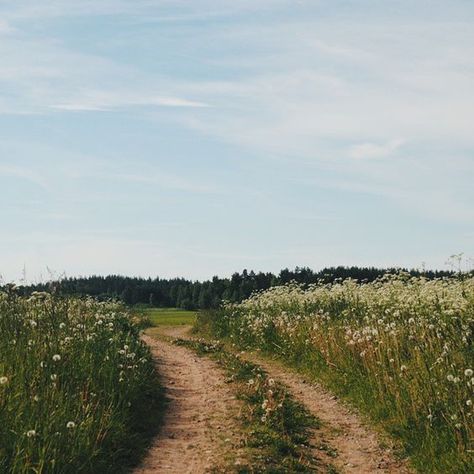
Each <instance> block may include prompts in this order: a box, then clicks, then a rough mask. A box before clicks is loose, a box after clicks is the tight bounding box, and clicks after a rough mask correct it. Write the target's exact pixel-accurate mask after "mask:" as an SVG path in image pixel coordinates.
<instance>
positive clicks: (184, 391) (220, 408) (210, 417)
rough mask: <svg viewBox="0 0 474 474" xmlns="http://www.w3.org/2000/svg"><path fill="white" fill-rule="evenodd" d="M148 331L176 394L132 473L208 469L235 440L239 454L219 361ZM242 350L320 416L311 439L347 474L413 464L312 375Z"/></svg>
mask: <svg viewBox="0 0 474 474" xmlns="http://www.w3.org/2000/svg"><path fill="white" fill-rule="evenodd" d="M188 331H189V326H176V327H166V328H160V329H159V334H160V335H163V336H166V337H170V338H190V336H189V334H188ZM144 338H145V340H146V342H147V343H148V344H149V345H150V347H151V348H152V351H153V354H154V356H155V358H156V359H157V364H158V369H159V371H160V373H161V375H162V378H163V383H164V386H165V390H166V392H167V394H168V397H169V398H170V400H171V402H170V404H169V406H168V410H167V415H166V416H165V420H164V429H163V431H162V433H161V434H160V436H159V437H158V438H157V440H156V442H155V444H154V446H153V447H152V449H151V450H150V453H149V455H148V457H147V458H146V459H145V461H144V463H143V465H142V466H141V467H140V468H139V469H137V470H136V471H135V474H148V473H150V474H151V473H162V472H163V473H164V472H165V473H180V474H185V473H198V474H199V473H204V472H207V471H208V470H209V469H210V468H211V467H214V468H215V466H218V465H219V464H220V465H221V466H222V465H223V464H222V463H219V461H222V456H223V453H224V452H225V451H226V447H228V448H230V446H233V450H232V451H234V455H235V456H237V457H238V456H239V455H240V454H241V452H240V449H239V448H238V445H239V441H238V440H239V434H238V429H237V428H236V427H235V421H234V420H235V417H236V416H237V415H238V411H239V404H238V402H237V401H236V400H235V398H234V397H233V396H232V393H231V392H230V390H229V389H228V387H227V386H226V385H225V383H224V378H223V375H222V373H221V372H220V371H219V369H218V368H217V366H216V365H215V364H214V363H213V362H212V361H210V360H209V359H206V358H199V359H198V358H197V357H196V356H195V355H194V354H193V352H192V351H190V350H188V349H186V348H184V347H180V346H175V345H173V344H171V343H169V342H164V341H162V340H160V341H157V340H156V339H153V338H151V337H148V336H144ZM243 357H245V358H248V359H249V360H251V361H252V362H255V363H257V364H259V365H260V366H262V367H263V368H264V369H265V370H266V371H267V372H268V374H269V376H270V377H272V378H274V379H275V380H278V381H280V382H282V383H283V384H284V385H286V386H287V387H288V389H289V391H290V393H292V394H293V396H294V397H295V399H297V400H298V401H300V402H301V403H303V404H304V405H305V406H306V407H307V408H308V409H309V410H310V411H311V412H312V413H313V414H314V415H315V416H316V417H317V418H319V419H320V420H321V422H322V426H321V428H320V429H318V430H316V431H315V432H314V436H313V438H312V440H311V441H312V444H313V445H314V446H315V447H316V448H317V452H318V457H319V458H322V460H323V462H324V461H327V463H328V464H329V463H330V464H332V465H334V466H335V467H336V468H337V469H338V471H339V472H341V473H348V474H372V473H381V474H382V473H384V474H405V473H410V472H412V471H411V470H410V469H409V467H408V466H407V463H406V462H404V461H399V460H397V459H396V457H395V456H394V453H393V449H392V448H391V447H390V446H389V447H387V445H388V443H387V442H385V443H381V436H380V435H379V434H378V433H376V432H375V431H374V430H372V429H371V428H370V427H368V426H367V425H366V424H365V423H364V422H363V421H362V419H361V418H360V417H359V416H358V415H357V414H355V413H354V412H353V411H351V410H350V409H349V408H348V407H346V406H345V405H344V404H343V403H341V402H340V401H339V400H337V398H336V397H334V396H332V394H331V393H329V392H327V391H326V390H325V389H324V388H322V387H321V386H320V385H318V384H315V383H307V382H306V381H305V379H304V377H303V376H302V375H299V374H297V373H296V372H292V371H291V370H290V369H288V367H285V366H284V365H283V364H281V363H279V362H276V361H271V360H268V359H265V358H262V357H259V356H257V355H255V354H243ZM384 441H386V440H384ZM331 453H333V454H334V456H331ZM231 462H233V461H231ZM228 465H229V463H228V462H227V466H228Z"/></svg>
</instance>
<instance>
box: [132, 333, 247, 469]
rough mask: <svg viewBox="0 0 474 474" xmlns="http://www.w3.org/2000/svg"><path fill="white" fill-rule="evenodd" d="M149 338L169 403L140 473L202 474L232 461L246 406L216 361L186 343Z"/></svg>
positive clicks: (148, 342) (236, 449)
mask: <svg viewBox="0 0 474 474" xmlns="http://www.w3.org/2000/svg"><path fill="white" fill-rule="evenodd" d="M179 330H181V331H183V329H181V328H178V331H177V334H176V336H177V335H178V334H179ZM170 332H171V333H173V329H172V330H171V331H170ZM170 335H173V334H170ZM143 338H144V340H145V341H146V343H147V344H149V346H150V347H151V350H152V352H153V356H154V358H155V360H156V363H157V365H158V370H159V372H160V375H161V378H162V384H163V386H164V388H165V395H166V397H167V399H168V400H169V403H168V404H167V407H166V414H165V417H164V420H163V428H162V430H161V433H160V434H159V435H158V437H157V438H156V439H155V441H154V443H153V446H152V447H151V449H150V451H149V453H148V455H147V457H146V458H145V460H144V461H143V463H142V465H141V466H139V467H138V468H137V469H136V470H135V471H134V473H135V474H151V473H153V474H155V473H156V474H159V473H167V474H168V473H169V474H173V473H176V474H178V473H179V474H186V473H189V474H191V473H193V474H200V473H204V472H208V471H209V470H210V469H211V468H216V466H219V465H220V466H222V465H223V464H222V463H223V461H224V460H226V461H228V459H225V458H226V451H227V448H229V447H230V446H233V447H234V448H233V449H232V451H233V452H234V454H237V455H238V448H235V447H236V446H237V447H238V444H239V435H238V431H237V430H236V429H235V426H234V424H235V419H236V415H237V413H238V411H239V407H240V406H239V403H238V402H237V400H235V397H233V395H232V393H231V392H230V390H229V389H228V387H227V386H226V384H225V383H224V376H223V375H222V373H221V372H220V370H219V369H218V368H217V367H216V365H215V364H214V363H213V362H212V361H210V360H209V359H206V358H197V357H196V356H195V355H194V354H193V352H192V351H190V350H189V349H186V348H184V347H178V346H175V345H173V344H171V343H169V342H166V341H163V340H156V339H154V338H152V337H149V336H143ZM227 458H228V455H227ZM231 462H232V461H231Z"/></svg>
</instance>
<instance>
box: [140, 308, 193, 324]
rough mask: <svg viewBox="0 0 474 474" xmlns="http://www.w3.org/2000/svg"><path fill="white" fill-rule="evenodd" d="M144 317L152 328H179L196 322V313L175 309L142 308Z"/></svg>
mask: <svg viewBox="0 0 474 474" xmlns="http://www.w3.org/2000/svg"><path fill="white" fill-rule="evenodd" d="M141 311H143V315H144V316H146V317H147V318H148V319H149V320H150V322H151V323H152V325H153V326H181V325H184V324H189V325H192V324H194V323H195V321H196V314H197V313H196V311H186V310H184V309H176V308H144V309H142V310H141Z"/></svg>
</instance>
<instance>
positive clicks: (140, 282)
mask: <svg viewBox="0 0 474 474" xmlns="http://www.w3.org/2000/svg"><path fill="white" fill-rule="evenodd" d="M400 271H404V272H407V273H409V274H410V275H412V276H424V277H426V278H429V279H432V278H439V277H445V276H451V275H453V273H454V272H451V271H431V270H428V271H419V270H406V269H396V268H388V269H383V268H373V267H342V266H340V267H332V268H325V269H323V270H320V271H316V272H315V271H313V270H311V269H310V268H307V267H296V268H295V269H294V270H289V269H287V268H286V269H284V270H282V271H281V272H280V273H279V274H278V275H276V274H273V273H263V272H259V273H255V272H253V271H250V272H249V271H247V270H243V271H242V272H241V273H234V274H233V275H232V276H231V277H230V278H219V277H217V276H215V277H213V278H212V279H211V280H207V281H191V280H187V279H185V278H171V279H163V278H154V279H152V278H138V277H126V276H121V275H109V276H90V277H74V278H63V279H61V280H60V281H56V282H49V283H44V284H37V285H30V286H23V287H22V288H21V289H20V291H21V292H23V293H24V294H29V293H31V292H32V291H49V290H50V289H51V288H52V287H54V288H55V289H56V290H57V291H60V292H61V293H62V294H64V295H77V296H94V297H96V298H98V299H101V300H105V299H111V298H114V299H120V300H122V301H123V302H124V303H125V304H127V305H137V304H146V305H150V306H155V307H176V308H182V309H209V308H216V307H218V306H219V305H220V304H221V302H222V301H223V300H226V301H231V302H240V301H242V300H244V299H246V298H248V297H249V296H250V295H251V294H252V293H253V292H254V291H257V290H266V289H268V288H270V287H272V286H276V285H284V284H286V283H289V282H291V281H295V282H297V283H300V284H303V285H310V284H313V283H318V282H321V283H332V282H334V281H337V280H345V279H347V278H353V279H356V280H359V281H363V282H371V281H374V280H376V279H377V278H379V277H381V276H382V275H384V274H387V273H392V274H393V273H398V272H400Z"/></svg>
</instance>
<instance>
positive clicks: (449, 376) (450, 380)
mask: <svg viewBox="0 0 474 474" xmlns="http://www.w3.org/2000/svg"><path fill="white" fill-rule="evenodd" d="M446 378H447V379H448V382H454V375H451V374H449V375H448V376H447V377H446Z"/></svg>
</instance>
